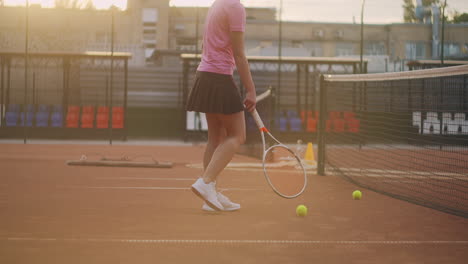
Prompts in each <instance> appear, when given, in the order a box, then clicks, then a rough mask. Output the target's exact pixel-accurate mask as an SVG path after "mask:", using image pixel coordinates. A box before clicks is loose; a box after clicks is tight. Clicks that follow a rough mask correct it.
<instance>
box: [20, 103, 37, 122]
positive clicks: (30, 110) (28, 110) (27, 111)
mask: <svg viewBox="0 0 468 264" xmlns="http://www.w3.org/2000/svg"><path fill="white" fill-rule="evenodd" d="M33 121H34V105H26V107H25V108H24V111H23V112H21V114H20V122H19V126H27V127H31V126H32V125H33Z"/></svg>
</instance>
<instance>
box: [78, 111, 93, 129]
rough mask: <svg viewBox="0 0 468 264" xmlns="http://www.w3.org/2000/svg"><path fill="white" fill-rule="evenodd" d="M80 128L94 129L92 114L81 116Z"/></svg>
mask: <svg viewBox="0 0 468 264" xmlns="http://www.w3.org/2000/svg"><path fill="white" fill-rule="evenodd" d="M81 127H82V128H93V127H94V113H83V114H82V115H81Z"/></svg>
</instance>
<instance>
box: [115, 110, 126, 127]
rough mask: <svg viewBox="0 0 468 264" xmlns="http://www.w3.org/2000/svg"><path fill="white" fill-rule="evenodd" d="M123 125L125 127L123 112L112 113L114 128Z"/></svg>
mask: <svg viewBox="0 0 468 264" xmlns="http://www.w3.org/2000/svg"><path fill="white" fill-rule="evenodd" d="M123 127H124V115H123V113H112V128H123Z"/></svg>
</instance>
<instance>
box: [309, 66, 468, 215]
mask: <svg viewBox="0 0 468 264" xmlns="http://www.w3.org/2000/svg"><path fill="white" fill-rule="evenodd" d="M467 77H468V66H456V67H446V68H439V69H430V70H418V71H410V72H402V73H384V74H362V75H325V76H323V77H322V81H321V87H320V89H321V105H320V125H319V130H320V135H319V138H320V139H319V148H320V149H319V162H320V163H319V168H318V170H319V174H321V173H324V172H327V173H333V174H338V175H341V176H343V177H344V178H346V179H348V180H349V181H351V182H353V183H355V184H357V185H359V186H362V187H365V188H368V189H371V190H374V191H377V192H380V193H383V194H386V195H390V196H392V197H395V198H399V199H403V200H406V201H410V202H413V203H416V204H420V205H423V206H427V207H431V208H435V209H437V210H440V211H444V212H447V213H451V214H455V215H459V216H463V217H468V121H467V114H468V97H467V96H468V84H467Z"/></svg>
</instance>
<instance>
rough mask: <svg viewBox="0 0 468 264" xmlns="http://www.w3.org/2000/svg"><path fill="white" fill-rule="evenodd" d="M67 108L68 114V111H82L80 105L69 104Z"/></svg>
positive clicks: (77, 112)
mask: <svg viewBox="0 0 468 264" xmlns="http://www.w3.org/2000/svg"><path fill="white" fill-rule="evenodd" d="M67 109H68V110H67V114H68V113H76V114H79V113H80V107H79V106H77V105H69V106H68V108H67Z"/></svg>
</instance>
